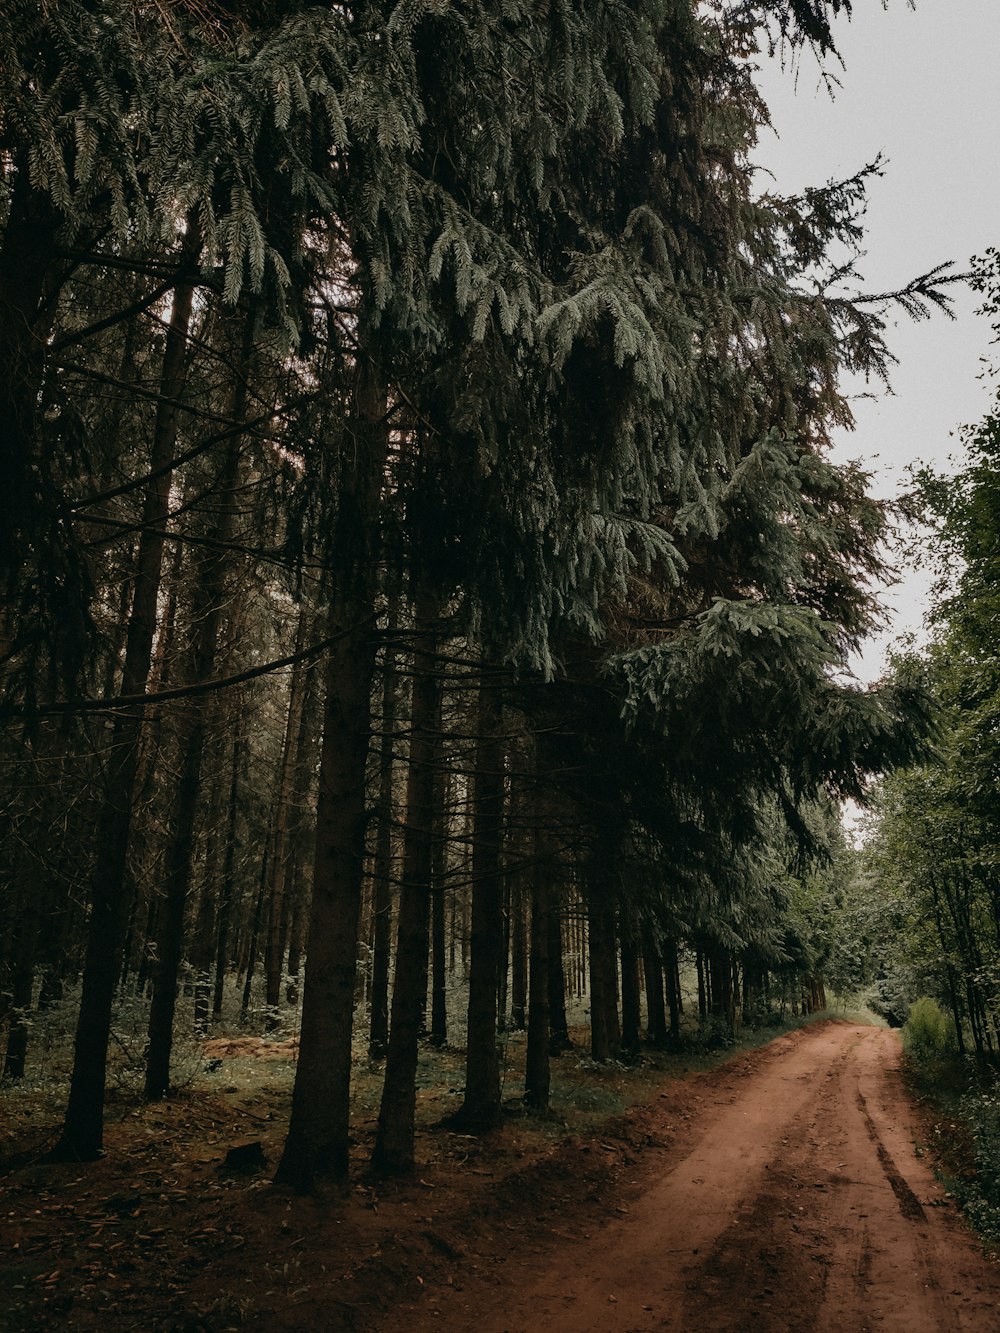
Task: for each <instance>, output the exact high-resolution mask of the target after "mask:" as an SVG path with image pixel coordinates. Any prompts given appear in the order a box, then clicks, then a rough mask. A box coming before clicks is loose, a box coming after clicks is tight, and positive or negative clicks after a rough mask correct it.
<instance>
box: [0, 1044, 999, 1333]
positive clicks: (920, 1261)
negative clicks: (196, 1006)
mask: <svg viewBox="0 0 1000 1333" xmlns="http://www.w3.org/2000/svg"><path fill="white" fill-rule="evenodd" d="M898 1054H899V1047H898V1039H897V1038H896V1037H895V1035H894V1034H892V1033H889V1032H885V1031H882V1030H880V1029H876V1028H870V1027H861V1026H857V1025H854V1024H848V1023H841V1022H830V1023H823V1024H819V1025H816V1026H813V1027H810V1028H805V1029H802V1030H801V1031H799V1032H795V1033H792V1034H789V1035H787V1036H785V1037H782V1038H779V1039H778V1040H777V1041H774V1042H772V1043H771V1044H770V1045H769V1046H767V1047H764V1048H761V1049H759V1050H757V1051H753V1052H751V1053H749V1054H747V1055H744V1056H741V1057H739V1058H737V1059H735V1060H733V1061H731V1062H730V1063H729V1064H727V1065H725V1066H723V1067H721V1068H716V1069H714V1070H710V1071H708V1072H705V1073H700V1074H694V1075H688V1076H686V1077H684V1078H681V1079H675V1080H672V1081H670V1082H669V1083H666V1084H664V1085H663V1088H662V1090H661V1091H660V1092H659V1094H658V1095H654V1097H653V1099H652V1101H651V1102H649V1104H647V1105H645V1106H643V1107H639V1108H637V1109H635V1110H633V1111H630V1112H628V1113H627V1114H625V1115H623V1116H621V1117H619V1118H617V1119H616V1120H614V1121H611V1122H609V1123H607V1124H605V1125H604V1126H603V1128H602V1129H601V1130H600V1132H599V1133H597V1134H596V1135H591V1134H589V1133H588V1134H586V1135H579V1134H578V1135H573V1136H569V1137H567V1136H565V1135H563V1136H562V1137H561V1138H560V1137H555V1136H554V1131H553V1129H552V1127H551V1126H550V1127H544V1126H542V1127H540V1126H539V1125H538V1123H537V1122H532V1121H529V1120H526V1119H516V1120H513V1121H511V1122H509V1123H508V1125H507V1126H506V1127H505V1128H504V1130H503V1131H502V1133H500V1134H499V1135H497V1136H495V1137H494V1138H492V1139H489V1140H486V1141H482V1140H475V1139H468V1138H464V1137H462V1136H460V1135H454V1134H449V1133H444V1132H439V1133H436V1134H429V1135H422V1137H421V1160H422V1162H423V1165H422V1167H421V1169H420V1172H419V1174H418V1176H417V1178H415V1179H413V1180H410V1181H408V1182H405V1183H403V1184H394V1185H381V1186H376V1185H374V1184H371V1183H368V1184H360V1185H357V1186H355V1187H354V1188H353V1189H352V1191H351V1192H350V1194H349V1195H348V1196H347V1197H345V1198H339V1199H326V1200H317V1199H298V1198H295V1197H292V1196H290V1195H288V1194H286V1193H284V1192H282V1191H279V1190H276V1189H274V1188H272V1187H270V1186H269V1185H268V1184H267V1177H266V1174H264V1175H261V1176H259V1177H256V1178H247V1177H241V1176H238V1175H234V1174H232V1173H226V1172H224V1171H220V1170H219V1169H218V1162H219V1160H220V1158H221V1156H222V1155H223V1153H224V1150H225V1149H226V1148H227V1147H229V1146H232V1144H234V1143H236V1142H239V1141H241V1140H245V1139H248V1138H254V1139H256V1138H259V1139H261V1141H262V1142H263V1144H264V1147H265V1151H266V1152H267V1153H268V1156H269V1157H270V1158H271V1160H272V1161H273V1160H274V1157H275V1154H276V1153H277V1151H278V1150H279V1148H280V1142H281V1132H282V1128H283V1117H282V1116H280V1115H275V1116H274V1117H273V1120H272V1118H271V1114H270V1113H268V1114H267V1115H261V1114H260V1107H259V1106H255V1107H252V1104H251V1103H247V1104H246V1105H244V1106H242V1107H240V1106H237V1105H234V1104H231V1103H227V1102H225V1100H224V1099H222V1098H220V1097H218V1096H215V1097H213V1096H211V1095H208V1094H204V1093H199V1094H189V1095H188V1096H187V1097H181V1098H178V1099H176V1100H174V1101H172V1102H170V1103H164V1104H162V1105H160V1106H158V1107H155V1108H150V1107H139V1108H136V1109H135V1110H133V1111H130V1112H129V1113H128V1114H126V1115H123V1116H122V1117H121V1119H120V1120H118V1121H117V1122H116V1123H115V1125H114V1127H113V1132H112V1134H111V1136H110V1140H109V1145H108V1146H109V1155H108V1157H107V1158H105V1159H104V1160H103V1161H101V1162H99V1163H95V1164H94V1165H92V1166H90V1167H87V1168H74V1167H66V1166H60V1167H53V1166H49V1167H43V1166H40V1165H35V1166H30V1167H27V1168H22V1169H20V1170H18V1171H16V1172H13V1173H11V1174H10V1175H8V1176H7V1178H6V1180H5V1181H4V1182H3V1184H4V1186H5V1190H4V1202H3V1205H2V1213H3V1214H4V1216H3V1217H2V1218H0V1328H5V1329H10V1330H35V1329H45V1330H47V1329H49V1328H57V1327H58V1328H66V1329H81V1330H83V1329H86V1330H91V1329H98V1328H100V1329H102V1330H104V1331H105V1333H111V1331H112V1330H125V1329H128V1330H132V1329H136V1328H142V1329H148V1330H163V1331H164V1333H166V1331H168V1330H173V1331H179V1330H188V1331H189V1333H196V1331H197V1330H211V1331H212V1333H215V1331H216V1330H218V1331H220V1333H221V1330H226V1329H230V1328H255V1329H262V1330H263V1329H267V1330H272V1329H273V1330H310V1331H311V1330H341V1329H343V1330H352V1331H353V1330H358V1331H360V1330H364V1331H365V1333H367V1331H368V1330H384V1331H385V1333H401V1331H402V1330H406V1333H416V1331H417V1330H421V1329H443V1330H446V1331H449V1330H450V1331H451V1333H458V1330H461V1331H462V1333H467V1330H469V1329H475V1330H476V1333H500V1331H501V1330H505V1331H507V1333H521V1331H522V1330H524V1331H530V1333H535V1331H536V1330H538V1333H541V1331H542V1330H544V1331H545V1333H549V1331H550V1330H551V1331H552V1333H559V1331H560V1330H570V1329H572V1330H573V1331H574V1333H586V1330H601V1333H621V1331H624V1330H642V1329H674V1330H682V1329H683V1330H696V1329H697V1330H748V1329H755V1328H757V1329H761V1330H764V1331H765V1333H779V1331H784V1330H787V1331H788V1333H799V1331H800V1330H801V1331H802V1333H804V1331H805V1330H810V1333H811V1331H812V1330H819V1333H824V1331H826V1333H834V1331H836V1333H867V1331H868V1330H876V1329H879V1330H892V1331H893V1333H895V1331H896V1330H899V1333H904V1331H905V1333H928V1331H929V1330H950V1329H955V1330H960V1329H969V1330H975V1333H989V1330H1000V1268H998V1266H997V1265H996V1263H994V1262H992V1261H991V1260H990V1259H988V1258H985V1257H984V1256H983V1255H982V1253H981V1250H980V1248H979V1246H978V1244H977V1242H976V1241H975V1239H974V1238H973V1237H972V1235H971V1233H970V1232H969V1231H968V1230H967V1229H966V1228H965V1226H964V1224H963V1223H962V1221H961V1219H960V1218H959V1216H958V1215H957V1213H956V1212H955V1210H954V1208H953V1205H952V1203H951V1201H950V1200H949V1199H948V1198H947V1197H946V1196H945V1194H944V1191H943V1189H942V1187H941V1186H940V1185H939V1184H938V1183H937V1182H936V1181H935V1179H934V1177H933V1174H932V1172H931V1170H930V1168H929V1166H928V1164H927V1162H926V1160H924V1159H922V1158H919V1157H918V1156H917V1155H916V1152H915V1150H914V1146H913V1140H914V1138H917V1139H921V1138H925V1137H926V1131H925V1129H924V1128H923V1127H922V1126H921V1125H920V1124H919V1122H918V1120H917V1118H916V1112H915V1111H914V1109H913V1107H912V1104H911V1102H910V1100H909V1098H908V1097H907V1095H906V1091H905V1089H904V1087H903V1084H902V1080H901V1078H900V1075H899V1071H898ZM251 1108H252V1109H251ZM358 1137H359V1142H358V1145H357V1152H358V1161H359V1165H360V1163H361V1162H363V1160H364V1159H365V1157H366V1153H367V1148H368V1146H369V1137H370V1127H369V1126H367V1125H361V1126H360V1127H359V1134H358Z"/></svg>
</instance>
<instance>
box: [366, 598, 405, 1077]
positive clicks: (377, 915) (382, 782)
mask: <svg viewBox="0 0 1000 1333" xmlns="http://www.w3.org/2000/svg"><path fill="white" fill-rule="evenodd" d="M387 620H388V623H387V628H388V630H389V632H390V633H392V631H393V630H395V628H396V621H397V608H396V601H395V596H394V597H393V599H392V600H390V603H389V614H388V618H387ZM398 702H399V681H398V679H397V675H396V651H395V649H394V647H393V646H392V644H391V643H390V644H388V645H387V646H386V650H385V660H384V662H383V668H382V736H381V739H380V741H379V758H378V789H379V800H378V824H377V828H376V834H375V870H374V874H373V899H372V919H373V925H372V982H371V1019H370V1023H369V1029H368V1054H369V1056H370V1057H371V1058H372V1059H373V1060H381V1059H383V1058H384V1056H385V1053H386V1050H387V1049H388V1046H389V959H390V955H391V953H392V814H393V777H394V768H395V764H394V761H393V742H394V740H395V736H394V733H395V730H396V712H397V706H398Z"/></svg>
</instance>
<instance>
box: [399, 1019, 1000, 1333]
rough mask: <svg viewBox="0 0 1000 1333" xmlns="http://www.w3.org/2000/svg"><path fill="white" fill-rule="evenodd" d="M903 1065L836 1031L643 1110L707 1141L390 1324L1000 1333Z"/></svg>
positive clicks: (777, 1047) (895, 1047) (811, 1036)
mask: <svg viewBox="0 0 1000 1333" xmlns="http://www.w3.org/2000/svg"><path fill="white" fill-rule="evenodd" d="M898 1064H899V1041H898V1037H897V1036H896V1035H895V1034H894V1033H891V1032H888V1031H884V1030H880V1029H877V1028H871V1027H856V1026H853V1025H848V1024H840V1023H829V1024H824V1025H822V1026H821V1027H818V1028H811V1029H806V1030H803V1031H800V1032H797V1033H795V1034H793V1035H790V1036H787V1037H784V1038H781V1039H780V1040H778V1041H776V1042H773V1043H772V1044H771V1045H770V1046H769V1047H767V1048H765V1049H764V1050H762V1051H760V1052H756V1053H754V1054H752V1055H750V1056H748V1057H746V1058H745V1059H743V1060H740V1061H738V1062H736V1063H735V1064H734V1065H731V1066H728V1067H726V1068H723V1069H720V1070H717V1071H714V1072H713V1073H712V1074H709V1075H706V1076H701V1077H699V1078H697V1079H693V1080H690V1081H689V1082H688V1083H687V1085H686V1088H685V1090H684V1091H683V1092H680V1093H679V1094H678V1093H674V1092H670V1093H668V1094H666V1095H665V1096H664V1097H663V1098H662V1099H661V1101H660V1103H659V1109H654V1110H653V1111H652V1113H651V1114H650V1113H649V1112H647V1113H645V1116H646V1123H647V1124H648V1125H649V1127H650V1129H651V1130H653V1131H654V1132H659V1133H661V1134H663V1135H665V1136H669V1135H671V1134H672V1133H673V1131H674V1129H675V1127H676V1120H677V1117H678V1116H680V1117H682V1118H686V1117H687V1116H689V1115H693V1116H694V1117H695V1118H696V1122H697V1130H696V1133H695V1134H694V1135H693V1136H688V1135H684V1136H682V1141H681V1142H676V1141H675V1144H674V1146H673V1148H672V1149H671V1148H666V1149H665V1150H664V1151H662V1152H661V1153H659V1154H655V1155H654V1156H653V1159H652V1160H647V1161H646V1162H645V1163H644V1170H643V1176H644V1179H643V1180H642V1182H641V1185H640V1187H639V1188H638V1190H636V1192H635V1193H634V1197H633V1198H632V1199H631V1201H630V1203H629V1204H627V1205H620V1206H619V1215H618V1216H617V1217H616V1218H615V1219H614V1220H610V1221H605V1222H604V1224H603V1225H601V1226H600V1227H599V1228H595V1230H594V1231H593V1232H592V1234H591V1235H590V1236H589V1237H587V1238H586V1239H584V1240H583V1241H582V1242H580V1241H577V1242H571V1243H567V1242H558V1241H557V1243H556V1244H554V1245H553V1244H547V1245H545V1246H544V1247H542V1248H541V1249H540V1250H539V1252H538V1253H537V1254H536V1255H534V1256H533V1257H531V1258H529V1259H527V1260H520V1261H519V1262H517V1264H516V1266H511V1267H508V1269H507V1271H506V1272H505V1273H504V1277H503V1281H502V1283H498V1284H497V1285H493V1284H492V1283H491V1284H484V1283H481V1282H479V1283H473V1284H469V1285H467V1286H466V1287H465V1289H464V1290H463V1291H462V1292H461V1293H458V1294H455V1295H452V1294H448V1295H447V1297H446V1298H445V1296H444V1294H443V1293H440V1292H437V1293H433V1294H430V1293H429V1294H428V1295H427V1296H426V1297H425V1298H424V1299H423V1300H422V1301H421V1302H420V1303H418V1304H415V1305H414V1306H413V1307H412V1309H411V1310H409V1311H400V1312H399V1313H398V1315H397V1316H396V1317H394V1318H391V1319H388V1320H386V1321H385V1322H384V1323H383V1324H382V1325H381V1327H382V1328H384V1329H386V1330H390V1329H391V1330H403V1329H409V1330H413V1329H416V1328H425V1327H426V1328H431V1327H433V1328H435V1329H442V1330H456V1331H457V1330H463V1331H465V1330H469V1329H475V1330H476V1333H504V1331H509V1333H515V1331H516V1333H520V1331H521V1330H526V1331H530V1333H535V1330H538V1331H539V1333H540V1331H541V1330H544V1331H545V1333H563V1331H564V1330H565V1333H586V1331H587V1330H593V1331H594V1333H598V1331H600V1333H612V1331H613V1330H621V1331H622V1333H624V1331H625V1330H640V1329H677V1330H682V1329H683V1330H709V1329H710V1330H723V1329H727V1330H734V1331H735V1330H745V1329H754V1328H756V1329H761V1330H768V1333H771V1331H772V1330H783V1331H784V1330H787V1331H788V1333H799V1330H801V1333H812V1330H820V1331H824V1330H827V1331H829V1333H867V1331H868V1330H875V1329H881V1330H899V1333H932V1330H933V1331H934V1333H937V1331H938V1330H945V1329H947V1330H951V1329H969V1330H976V1333H987V1331H988V1330H996V1329H1000V1270H998V1267H997V1265H996V1263H995V1262H991V1261H990V1260H989V1259H987V1258H985V1257H984V1255H983V1253H982V1251H981V1248H980V1246H979V1244H978V1243H977V1241H976V1240H975V1238H974V1237H973V1236H972V1234H971V1233H970V1232H969V1231H968V1229H967V1228H966V1226H965V1225H964V1224H963V1222H962V1220H961V1219H960V1218H959V1217H958V1216H957V1215H956V1213H955V1211H954V1210H953V1208H952V1206H951V1203H950V1200H949V1199H947V1198H946V1197H945V1194H944V1190H943V1188H942V1186H941V1185H940V1184H938V1182H937V1181H936V1180H935V1178H934V1175H933V1173H932V1171H931V1169H930V1168H929V1166H928V1165H927V1163H926V1161H925V1160H923V1159H922V1158H919V1157H918V1156H917V1155H916V1152H915V1150H914V1137H915V1136H917V1137H919V1135H920V1127H919V1126H918V1124H917V1123H916V1121H915V1119H914V1112H913V1108H912V1106H911V1103H910V1101H909V1098H908V1097H907V1095H906V1091H905V1088H904V1087H903V1084H902V1081H901V1079H900V1076H899V1069H898ZM636 1118H637V1119H639V1118H640V1117H636ZM647 1156H649V1155H647ZM656 1158H658V1160H656ZM635 1183H636V1182H633V1184H635Z"/></svg>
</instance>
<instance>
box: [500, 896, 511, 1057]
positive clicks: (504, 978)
mask: <svg viewBox="0 0 1000 1333" xmlns="http://www.w3.org/2000/svg"><path fill="white" fill-rule="evenodd" d="M510 891H511V884H510V875H504V877H503V889H502V892H501V905H500V966H499V968H498V977H497V1027H498V1028H499V1030H500V1031H501V1032H506V1031H507V996H508V994H509V992H510Z"/></svg>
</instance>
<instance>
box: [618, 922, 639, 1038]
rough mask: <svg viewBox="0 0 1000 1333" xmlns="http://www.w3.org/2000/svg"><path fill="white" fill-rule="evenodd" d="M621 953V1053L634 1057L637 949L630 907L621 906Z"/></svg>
mask: <svg viewBox="0 0 1000 1333" xmlns="http://www.w3.org/2000/svg"><path fill="white" fill-rule="evenodd" d="M620 916H621V952H622V1051H623V1052H624V1053H625V1054H626V1055H636V1054H637V1053H638V1050H639V1028H640V1024H641V1021H642V1020H641V1013H640V1005H639V949H638V941H637V938H636V934H637V932H636V928H635V917H634V914H633V911H632V908H631V907H630V905H629V904H628V903H627V902H625V901H624V900H623V901H622V905H621V912H620Z"/></svg>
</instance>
